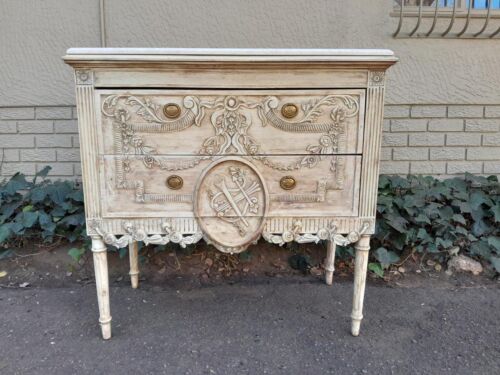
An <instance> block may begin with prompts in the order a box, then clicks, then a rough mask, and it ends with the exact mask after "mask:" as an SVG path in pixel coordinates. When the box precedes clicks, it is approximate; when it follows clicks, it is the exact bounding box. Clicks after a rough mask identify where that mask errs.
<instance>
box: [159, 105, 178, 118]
mask: <svg viewBox="0 0 500 375" xmlns="http://www.w3.org/2000/svg"><path fill="white" fill-rule="evenodd" d="M163 114H164V115H165V116H166V117H167V118H177V117H179V115H180V114H181V107H179V106H178V105H177V104H175V103H168V104H165V105H164V106H163Z"/></svg>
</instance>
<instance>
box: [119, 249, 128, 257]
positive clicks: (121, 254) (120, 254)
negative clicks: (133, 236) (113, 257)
mask: <svg viewBox="0 0 500 375" xmlns="http://www.w3.org/2000/svg"><path fill="white" fill-rule="evenodd" d="M127 254H128V248H127V247H122V248H120V249H118V255H119V256H120V259H123V258H125V257H126V256H127Z"/></svg>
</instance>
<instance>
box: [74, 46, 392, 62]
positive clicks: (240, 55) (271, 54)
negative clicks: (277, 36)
mask: <svg viewBox="0 0 500 375" xmlns="http://www.w3.org/2000/svg"><path fill="white" fill-rule="evenodd" d="M64 60H66V61H68V62H71V61H75V60H78V61H90V60H94V61H123V60H135V61H147V60H150V61H397V58H396V57H395V56H394V52H392V51H391V50H388V49H284V48H283V49H273V48H70V49H68V51H67V52H66V56H64Z"/></svg>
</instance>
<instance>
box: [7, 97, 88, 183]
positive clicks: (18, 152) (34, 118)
mask: <svg viewBox="0 0 500 375" xmlns="http://www.w3.org/2000/svg"><path fill="white" fill-rule="evenodd" d="M2 159H3V161H2ZM0 165H1V170H0V180H1V179H3V177H7V176H10V175H12V174H14V173H15V172H22V173H24V174H26V175H28V176H31V175H34V174H35V173H36V172H37V171H39V170H40V169H42V168H43V167H44V166H46V165H50V166H51V167H52V170H51V172H50V174H49V176H51V177H52V178H53V179H75V178H76V179H78V178H79V177H80V176H81V168H80V150H79V144H78V128H77V120H76V108H75V107H70V106H66V107H13V108H5V107H4V108H0Z"/></svg>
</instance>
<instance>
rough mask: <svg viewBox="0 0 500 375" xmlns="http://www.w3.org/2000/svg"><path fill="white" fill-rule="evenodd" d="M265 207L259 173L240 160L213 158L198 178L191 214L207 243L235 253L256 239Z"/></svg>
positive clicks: (261, 180)
mask: <svg viewBox="0 0 500 375" xmlns="http://www.w3.org/2000/svg"><path fill="white" fill-rule="evenodd" d="M268 209H269V194H268V192H267V188H266V186H265V184H264V181H263V179H262V176H261V175H260V173H259V172H258V171H257V169H256V168H255V167H254V166H253V165H252V164H251V163H249V162H248V161H246V160H244V159H241V158H236V157H230V158H225V159H223V160H221V161H215V162H214V163H212V164H211V165H209V166H208V167H207V169H206V170H205V171H204V172H203V174H202V175H201V177H200V179H199V180H198V183H197V187H196V189H195V198H194V214H195V217H196V219H197V221H198V225H199V226H200V228H201V230H202V232H203V234H204V237H205V239H206V240H207V242H208V243H210V244H212V245H214V246H215V247H216V248H217V249H219V250H220V251H222V252H227V253H239V252H242V251H244V250H245V249H246V248H247V247H248V246H249V245H250V244H251V243H253V242H255V241H257V240H258V239H259V237H260V235H261V233H262V230H263V228H264V224H265V217H266V215H267V211H268Z"/></svg>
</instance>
